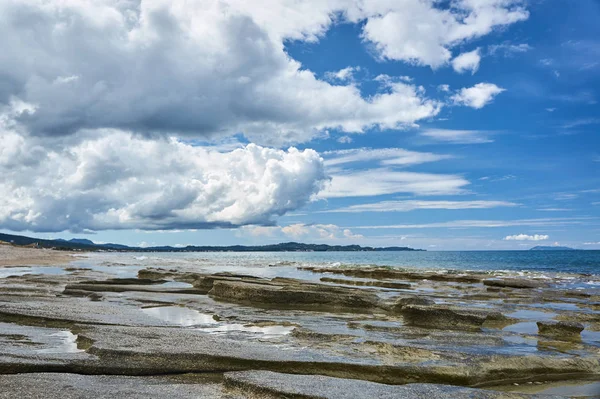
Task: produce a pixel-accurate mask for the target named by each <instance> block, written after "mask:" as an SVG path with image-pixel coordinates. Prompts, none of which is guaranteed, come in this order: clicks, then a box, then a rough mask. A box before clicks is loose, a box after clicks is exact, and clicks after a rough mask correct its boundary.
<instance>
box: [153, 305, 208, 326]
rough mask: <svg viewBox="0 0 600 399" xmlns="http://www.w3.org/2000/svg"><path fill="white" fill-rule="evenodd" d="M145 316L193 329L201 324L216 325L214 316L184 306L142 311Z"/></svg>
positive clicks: (161, 307) (160, 307)
mask: <svg viewBox="0 0 600 399" xmlns="http://www.w3.org/2000/svg"><path fill="white" fill-rule="evenodd" d="M142 312H144V313H145V314H147V315H149V316H152V317H156V318H158V319H161V320H163V321H166V322H167V323H170V324H175V325H178V326H182V327H191V326H197V325H201V324H216V323H217V321H216V320H215V319H214V318H213V315H212V314H208V313H200V312H198V311H197V310H194V309H190V308H185V307H182V306H159V307H154V308H145V309H142Z"/></svg>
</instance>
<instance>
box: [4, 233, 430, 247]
mask: <svg viewBox="0 0 600 399" xmlns="http://www.w3.org/2000/svg"><path fill="white" fill-rule="evenodd" d="M0 241H5V242H8V243H11V244H14V245H21V246H24V245H30V246H38V247H42V248H54V249H62V250H82V251H122V252H329V251H343V252H351V251H353V252H360V251H422V250H421V249H413V248H409V247H383V248H375V247H362V246H360V245H326V244H303V243H299V242H286V243H281V244H272V245H258V246H256V245H254V246H246V245H231V246H226V247H218V246H196V245H189V246H187V247H183V248H179V247H171V246H158V247H145V248H141V247H128V246H127V245H120V244H96V243H94V242H93V241H91V240H88V239H83V238H73V239H71V240H63V239H60V238H59V239H56V240H44V239H41V238H32V237H26V236H19V235H12V234H2V233H0Z"/></svg>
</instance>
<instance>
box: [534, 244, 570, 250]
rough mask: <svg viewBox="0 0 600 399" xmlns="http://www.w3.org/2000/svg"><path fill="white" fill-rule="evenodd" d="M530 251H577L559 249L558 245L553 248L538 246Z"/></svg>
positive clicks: (566, 248) (564, 248)
mask: <svg viewBox="0 0 600 399" xmlns="http://www.w3.org/2000/svg"><path fill="white" fill-rule="evenodd" d="M530 251H577V250H576V249H575V248H569V247H561V246H558V245H554V246H544V245H538V246H537V247H533V248H531V249H530Z"/></svg>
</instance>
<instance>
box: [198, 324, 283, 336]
mask: <svg viewBox="0 0 600 399" xmlns="http://www.w3.org/2000/svg"><path fill="white" fill-rule="evenodd" d="M294 328H295V327H289V326H266V327H259V326H245V325H243V324H223V325H220V326H218V327H207V328H199V329H198V330H199V331H202V332H208V333H214V334H218V333H230V332H247V333H253V334H262V335H263V336H264V337H275V336H281V335H288V334H290V333H291V332H292V331H293V330H294Z"/></svg>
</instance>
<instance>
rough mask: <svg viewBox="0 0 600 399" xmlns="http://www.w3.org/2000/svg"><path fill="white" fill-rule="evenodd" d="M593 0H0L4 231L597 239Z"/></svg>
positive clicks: (189, 237) (513, 244)
mask: <svg viewBox="0 0 600 399" xmlns="http://www.w3.org/2000/svg"><path fill="white" fill-rule="evenodd" d="M598 20H600V2H598V1H596V0H577V1H572V0H394V1H390V0H368V1H367V0H261V1H253V2H248V1H243V0H220V1H208V0H204V1H202V0H187V1H184V0H153V1H146V0H97V1H94V2H90V1H83V0H60V1H59V0H43V1H42V0H4V1H0V48H1V49H2V51H0V231H2V232H5V233H12V234H23V235H30V236H36V237H44V238H59V237H60V238H67V239H68V238H73V237H78V238H88V239H91V240H93V241H94V242H97V243H107V242H113V243H122V244H127V245H136V246H152V245H173V246H186V245H231V244H247V245H259V244H270V243H277V242H287V241H301V242H307V243H327V244H342V245H346V244H360V245H369V246H409V247H413V248H423V249H427V250H509V249H517V250H518V249H528V248H530V247H533V246H536V245H566V246H570V247H574V248H581V249H600V175H599V171H600V135H599V131H600V105H599V104H598V100H599V96H600V24H598Z"/></svg>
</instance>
